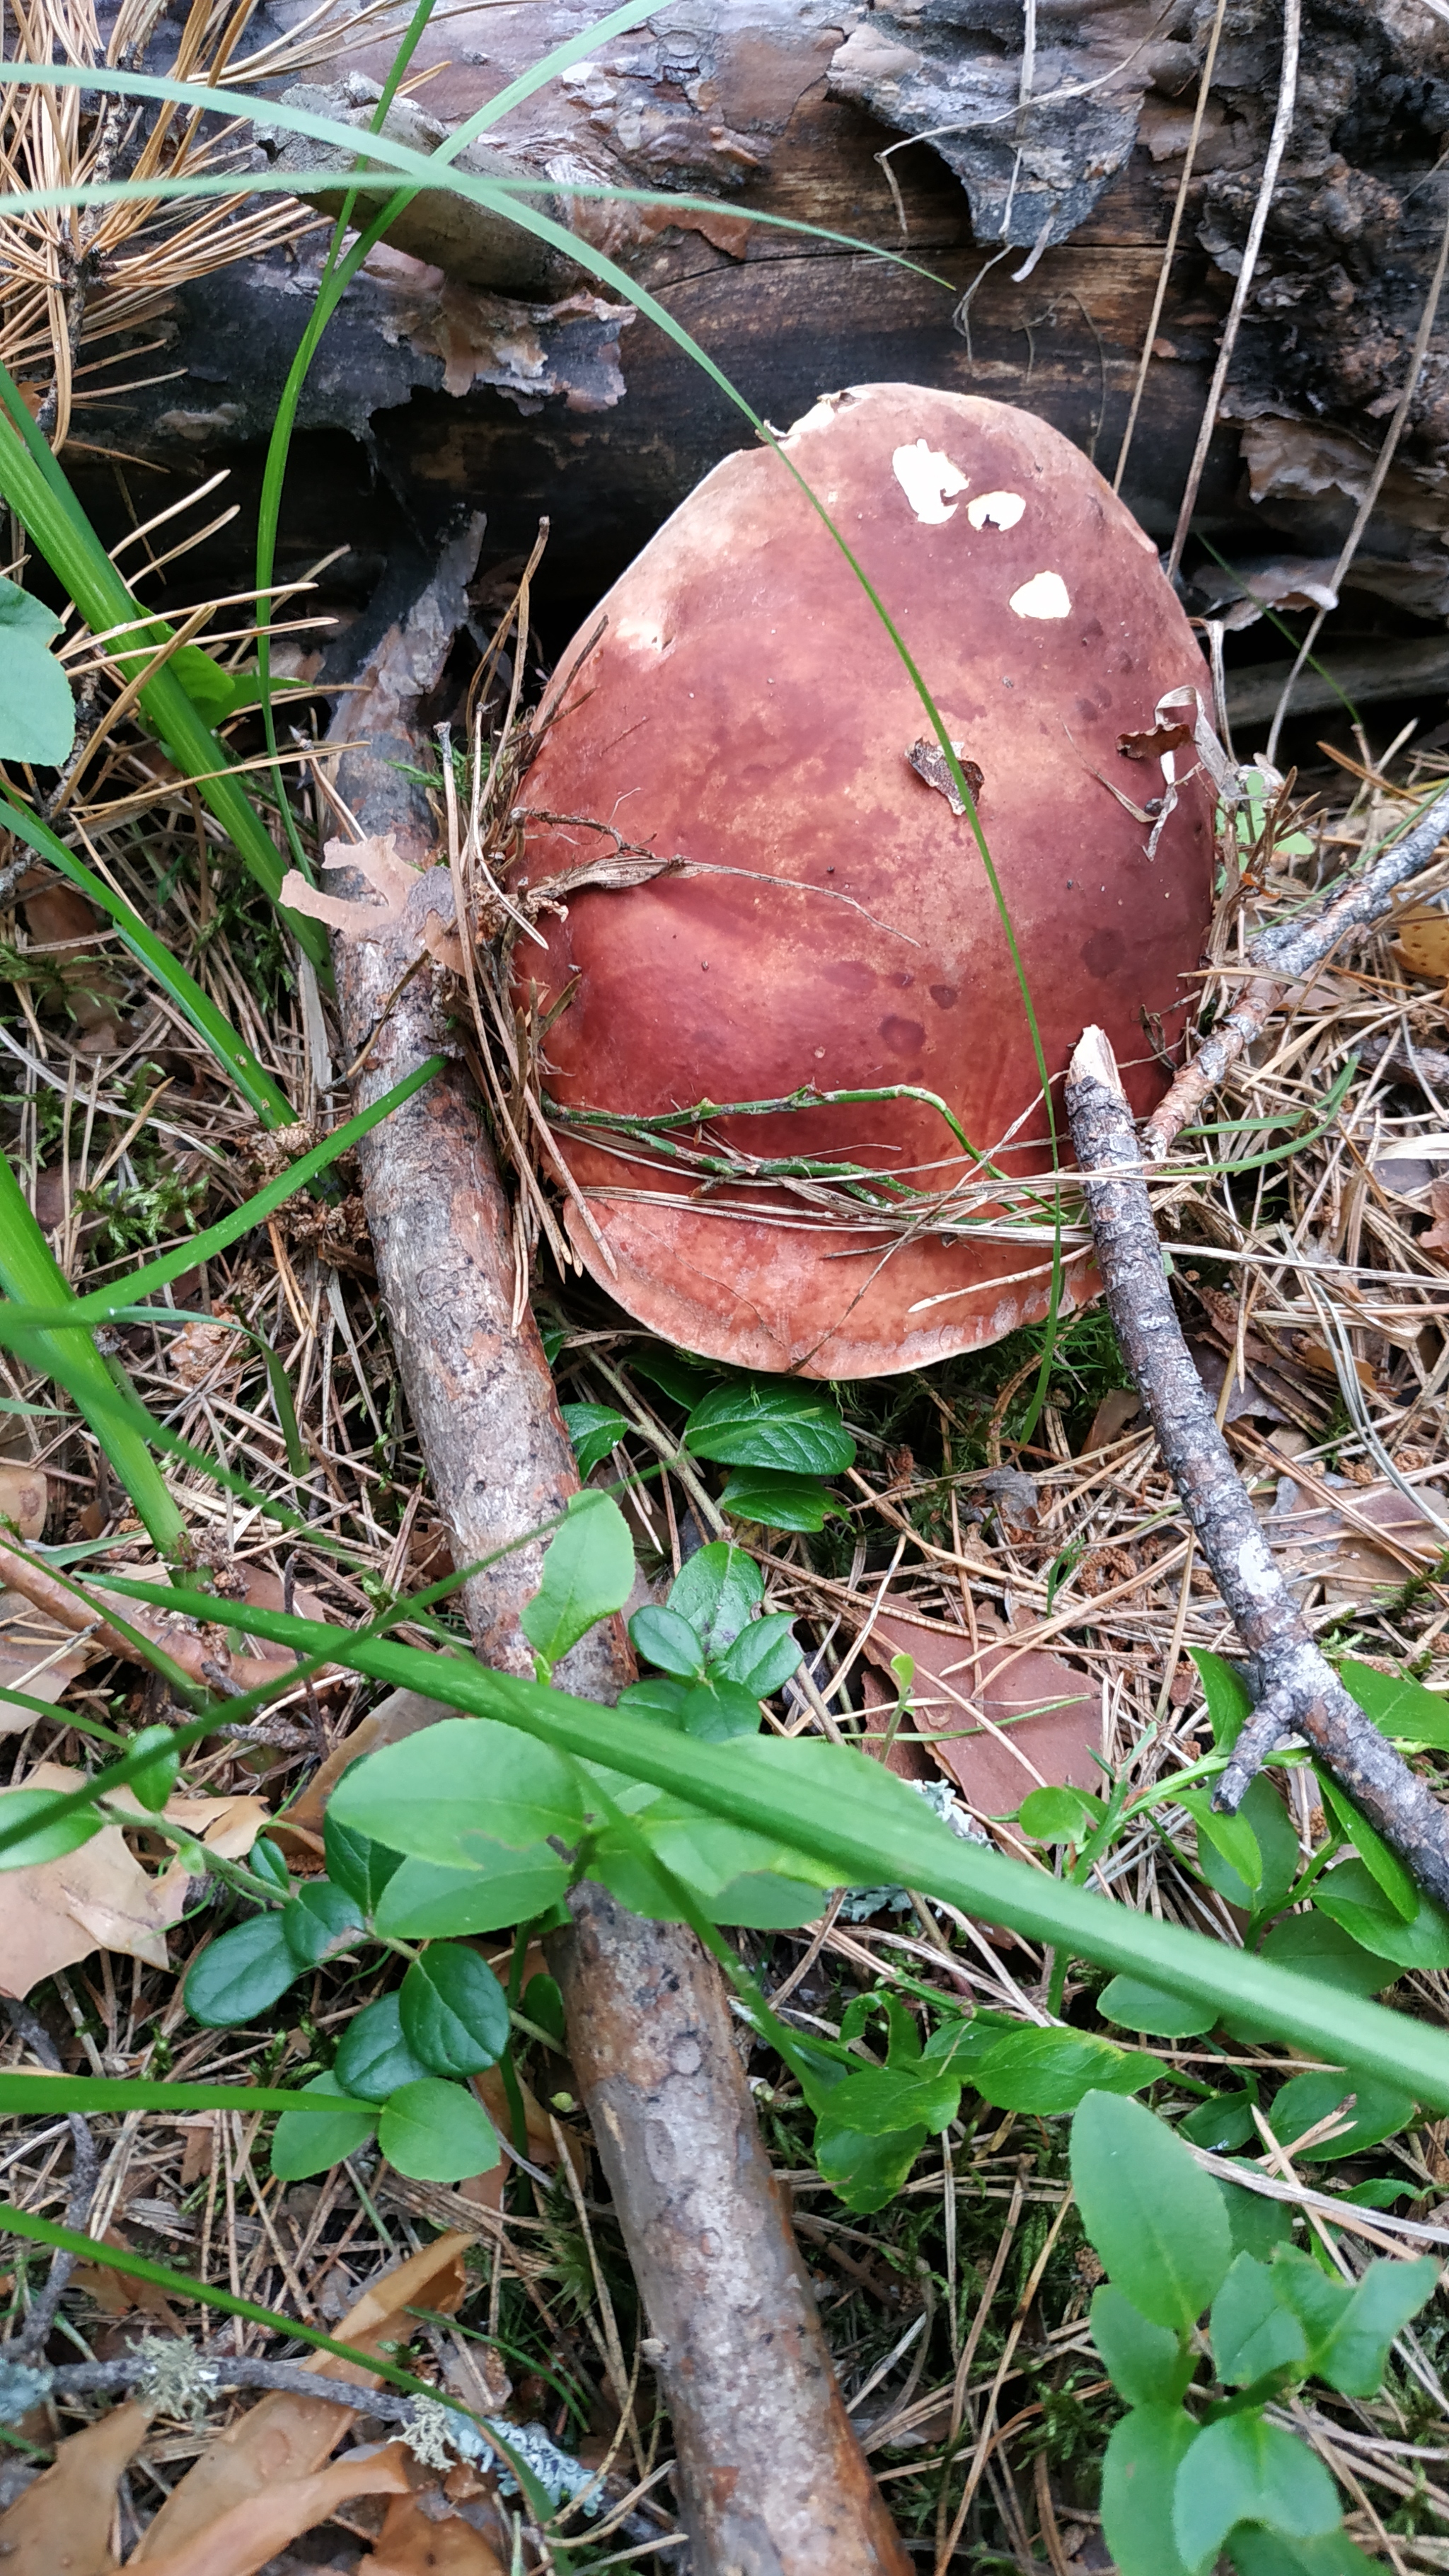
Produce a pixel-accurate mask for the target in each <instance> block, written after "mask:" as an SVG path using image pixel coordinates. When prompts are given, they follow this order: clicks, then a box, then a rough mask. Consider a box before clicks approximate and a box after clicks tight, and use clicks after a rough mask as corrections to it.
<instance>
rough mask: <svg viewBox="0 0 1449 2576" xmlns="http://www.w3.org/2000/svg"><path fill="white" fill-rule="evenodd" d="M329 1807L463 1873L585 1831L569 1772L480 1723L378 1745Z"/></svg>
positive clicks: (559, 1761) (562, 1762) (471, 1720)
mask: <svg viewBox="0 0 1449 2576" xmlns="http://www.w3.org/2000/svg"><path fill="white" fill-rule="evenodd" d="M556 1544H557V1541H555V1545H556ZM331 1803H332V1805H333V1807H334V1808H335V1809H336V1811H337V1819H338V1822H339V1824H343V1825H346V1826H348V1827H349V1828H350V1829H351V1830H353V1831H354V1832H357V1833H363V1834H367V1835H369V1836H370V1837H371V1838H372V1840H373V1841H375V1842H383V1841H386V1842H388V1843H389V1844H390V1845H391V1846H392V1848H393V1850H394V1851H402V1852H406V1853H407V1854H408V1855H409V1856H410V1857H411V1858H413V1859H415V1860H430V1861H433V1862H435V1863H436V1864H437V1865H438V1867H439V1868H441V1869H466V1868H469V1867H470V1866H471V1865H472V1864H473V1863H474V1860H475V1857H480V1858H481V1859H483V1860H486V1857H487V1855H488V1853H489V1851H490V1850H491V1849H492V1848H493V1847H494V1846H495V1845H497V1844H499V1843H506V1844H508V1845H510V1846H511V1847H512V1848H513V1849H514V1850H518V1851H521V1850H523V1849H524V1848H525V1846H526V1845H528V1844H530V1843H540V1842H546V1841H547V1839H548V1837H549V1835H550V1834H558V1835H559V1836H560V1837H561V1838H562V1839H563V1840H564V1841H566V1842H568V1841H577V1839H578V1835H579V1831H580V1828H581V1826H582V1823H583V1791H582V1788H581V1786H580V1783H579V1778H578V1774H577V1772H576V1771H575V1769H574V1766H573V1764H572V1763H571V1762H570V1761H569V1760H568V1759H567V1758H566V1757H565V1756H564V1755H563V1754H561V1753H554V1752H552V1751H551V1750H550V1748H549V1747H548V1746H547V1745H544V1744H536V1743H534V1742H533V1741H532V1740H531V1739H530V1738H529V1737H528V1736H526V1735H521V1734H520V1733H519V1731H518V1729H517V1728H516V1727H512V1726H500V1725H498V1724H497V1723H496V1722H495V1721H494V1720H493V1719H491V1718H486V1717H445V1718H440V1719H439V1720H438V1723H437V1724H436V1726H425V1727H423V1728H422V1729H421V1730H420V1732H419V1733H418V1734H416V1735H409V1736H405V1737H404V1739H403V1741H402V1742H401V1743H400V1744H385V1745H383V1746H382V1747H381V1748H380V1750H379V1751H378V1752H376V1753H369V1754H367V1755H365V1756H364V1758H363V1760H362V1761H361V1762H355V1763H354V1764H353V1766H352V1769H351V1770H350V1771H348V1772H347V1773H346V1774H345V1775H344V1777H343V1778H342V1779H340V1780H339V1781H338V1783H337V1786H336V1788H335V1789H334V1790H333V1792H332V1799H331Z"/></svg>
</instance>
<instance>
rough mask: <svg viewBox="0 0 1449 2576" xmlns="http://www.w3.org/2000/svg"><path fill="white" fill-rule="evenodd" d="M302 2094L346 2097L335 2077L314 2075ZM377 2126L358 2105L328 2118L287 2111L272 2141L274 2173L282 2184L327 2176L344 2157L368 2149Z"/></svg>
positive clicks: (372, 2115)
mask: <svg viewBox="0 0 1449 2576" xmlns="http://www.w3.org/2000/svg"><path fill="white" fill-rule="evenodd" d="M298 2090H299V2091H300V2092H303V2093H335V2094H337V2095H338V2096H339V2097H343V2096H344V2088H343V2086H342V2085H341V2084H340V2083H339V2082H338V2080H337V2077H336V2076H335V2075H314V2076H313V2078H312V2081H311V2083H310V2084H303V2085H300V2086H299V2087H298ZM376 2126H377V2115H376V2113H375V2112H372V2111H364V2110H359V2108H358V2106H357V2104H356V2103H355V2102H348V2103H347V2106H346V2109H345V2110H342V2109H339V2110H337V2111H335V2112H333V2113H332V2114H331V2115H330V2116H329V2117H326V2118H323V2117H319V2116H318V2115H317V2114H316V2113H315V2112H303V2111H284V2112H283V2113H282V2116H281V2118H280V2120H279V2121H278V2122H277V2126H276V2130H275V2133H274V2135H273V2138H272V2171H273V2173H274V2174H275V2175H276V2177H277V2179H278V2181H279V2182H305V2181H306V2180H307V2178H308V2176H309V2175H310V2174H319V2173H327V2172H328V2171H329V2170H330V2168H331V2167H332V2166H333V2165H339V2164H341V2162H342V2159H343V2157H344V2156H351V2155H355V2154H356V2152H357V2150H358V2148H359V2147H365V2146H366V2144H367V2141H368V2139H369V2138H370V2137H371V2135H372V2133H373V2130H374V2129H375V2128H376Z"/></svg>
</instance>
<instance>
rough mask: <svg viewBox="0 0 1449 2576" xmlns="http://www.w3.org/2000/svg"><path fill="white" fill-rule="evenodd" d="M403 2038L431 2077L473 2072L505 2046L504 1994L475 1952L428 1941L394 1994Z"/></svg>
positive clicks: (455, 1944)
mask: <svg viewBox="0 0 1449 2576" xmlns="http://www.w3.org/2000/svg"><path fill="white" fill-rule="evenodd" d="M398 2001H399V2004H400V2006H401V2010H402V2027H403V2036H404V2038H405V2039H406V2041H407V2043H408V2046H409V2047H410V2048H411V2050H412V2051H413V2054H414V2056H415V2057H420V2058H421V2059H422V2061H423V2064H424V2065H425V2066H426V2067H428V2068H430V2069H431V2071H432V2073H433V2074H434V2075H478V2074H480V2073H481V2072H482V2070H483V2068H484V2067H485V2066H496V2065H497V2063H498V2060H499V2058H500V2057H501V2056H502V2055H503V2052H504V2050H505V2048H506V2047H507V2046H508V1998H507V1996H506V1995H505V1994H504V1991H503V1988H502V1987H501V1986H500V1984H499V1982H498V1979H497V1978H496V1977H495V1976H494V1974H493V1971H492V1969H491V1968H490V1967H488V1966H487V1965H486V1964H485V1962H484V1961H483V1960H482V1959H480V1958H479V1956H478V1953H477V1951H476V1950H470V1949H468V1948H467V1946H466V1945H465V1944H464V1943H463V1942H461V1941H434V1942H433V1943H432V1944H431V1945H430V1947H429V1948H428V1949H426V1950H425V1951H424V1952H423V1955H422V1957H421V1958H420V1959H414V1961H413V1964H412V1966H411V1967H410V1968H409V1970H408V1972H407V1975H406V1976H405V1977H404V1979H403V1981H402V1989H401V1992H400V1994H399V1997H398Z"/></svg>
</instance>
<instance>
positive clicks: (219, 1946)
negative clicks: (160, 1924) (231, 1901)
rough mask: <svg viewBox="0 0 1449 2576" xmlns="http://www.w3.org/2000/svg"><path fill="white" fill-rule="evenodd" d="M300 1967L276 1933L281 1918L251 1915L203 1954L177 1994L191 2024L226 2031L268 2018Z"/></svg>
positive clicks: (283, 1935) (284, 1938)
mask: <svg viewBox="0 0 1449 2576" xmlns="http://www.w3.org/2000/svg"><path fill="white" fill-rule="evenodd" d="M301 1973H302V1971H301V1967H300V1965H299V1963H298V1961H297V1959H296V1958H295V1956H294V1955H293V1952H292V1948H291V1945H290V1943H289V1942H288V1939H287V1935H286V1933H285V1932H284V1930H283V1929H282V1917H281V1912H280V1911H279V1912H276V1913H268V1914H254V1915H253V1916H252V1917H251V1920H250V1922H247V1923H238V1924H237V1926H236V1928H235V1930H234V1931H231V1932H223V1933H222V1934H221V1936H220V1938H219V1939H218V1940H215V1941H213V1942H212V1943H211V1944H210V1946H209V1947H208V1948H207V1949H205V1950H203V1951H202V1953H201V1956H200V1958H199V1959H197V1960H195V1961H194V1962H193V1964H192V1966H191V1967H190V1968H189V1969H188V1971H187V1976H186V1983H185V1986H184V1987H183V1989H182V1994H183V1998H184V2001H185V2004H186V2009H187V2011H188V2012H189V2013H190V2015H191V2018H192V2020H193V2021H199V2022H202V2023H203V2024H204V2025H205V2026H206V2028H207V2029H208V2030H229V2029H231V2028H232V2027H233V2025H234V2024H235V2023H237V2022H244V2021H253V2020H256V2019H258V2018H259V2017H260V2015H261V2014H263V2013H265V2012H270V2010H271V2008H272V2006H273V2004H274V2003H276V2002H277V2001H278V1999H279V1997H281V1996H282V1995H284V1994H285V1993H286V1991H287V1988H288V1987H289V1986H290V1985H291V1984H292V1983H293V1981H294V1979H296V1978H297V1977H299V1976H300V1975H301Z"/></svg>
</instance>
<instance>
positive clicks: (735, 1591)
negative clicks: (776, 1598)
mask: <svg viewBox="0 0 1449 2576" xmlns="http://www.w3.org/2000/svg"><path fill="white" fill-rule="evenodd" d="M764 1593H765V1578H764V1576H763V1575H762V1574H761V1572H760V1569H759V1567H758V1566H757V1565H756V1564H755V1562H754V1559H753V1558H752V1557H748V1556H746V1555H745V1553H744V1551H743V1549H742V1548H738V1547H732V1546H731V1545H730V1542H729V1540H728V1539H724V1538H714V1539H711V1540H710V1543H709V1545H708V1547H701V1548H697V1549H696V1551H695V1553H694V1555H693V1556H692V1557H691V1558H690V1559H689V1562H688V1564H687V1565H684V1566H681V1568H680V1570H679V1572H678V1574H676V1576H675V1578H674V1581H673V1582H672V1584H671V1585H670V1587H669V1607H670V1609H671V1610H674V1611H677V1612H678V1614H679V1617H680V1618H681V1619H687V1620H688V1621H689V1624H690V1626H691V1628H692V1629H693V1630H694V1633H695V1635H696V1637H698V1639H699V1642H700V1644H701V1645H702V1647H703V1648H704V1654H705V1661H706V1663H711V1664H712V1663H715V1662H717V1661H718V1659H719V1657H720V1656H721V1655H723V1654H724V1653H726V1652H727V1650H728V1649H729V1647H731V1646H732V1645H733V1644H734V1641H735V1639H736V1637H737V1636H738V1635H739V1634H740V1631H741V1629H742V1628H744V1627H746V1626H747V1625H748V1623H749V1621H750V1620H751V1619H753V1617H754V1615H755V1612H756V1610H757V1609H758V1608H759V1606H760V1603H761V1601H762V1600H763V1598H764Z"/></svg>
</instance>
